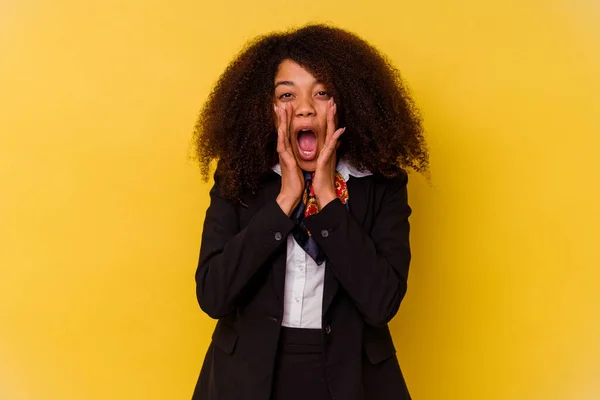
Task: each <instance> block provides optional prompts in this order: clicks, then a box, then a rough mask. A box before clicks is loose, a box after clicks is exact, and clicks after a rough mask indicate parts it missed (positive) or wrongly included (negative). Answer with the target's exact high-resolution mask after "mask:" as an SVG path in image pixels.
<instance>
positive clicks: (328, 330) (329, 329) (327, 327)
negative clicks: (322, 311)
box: [325, 325, 331, 335]
mask: <svg viewBox="0 0 600 400" xmlns="http://www.w3.org/2000/svg"><path fill="white" fill-rule="evenodd" d="M325 333H326V334H327V335H329V334H330V333H331V326H330V325H327V326H326V327H325Z"/></svg>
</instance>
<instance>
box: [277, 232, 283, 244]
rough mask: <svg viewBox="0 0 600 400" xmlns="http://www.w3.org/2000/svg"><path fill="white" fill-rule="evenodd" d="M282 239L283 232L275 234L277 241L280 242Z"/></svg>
mask: <svg viewBox="0 0 600 400" xmlns="http://www.w3.org/2000/svg"><path fill="white" fill-rule="evenodd" d="M282 238H283V235H282V234H281V232H275V240H277V241H278V242H279V241H280V240H281V239H282Z"/></svg>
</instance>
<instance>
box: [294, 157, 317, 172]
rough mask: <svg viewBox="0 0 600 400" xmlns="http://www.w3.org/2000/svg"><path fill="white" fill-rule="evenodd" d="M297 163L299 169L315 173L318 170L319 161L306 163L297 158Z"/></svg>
mask: <svg viewBox="0 0 600 400" xmlns="http://www.w3.org/2000/svg"><path fill="white" fill-rule="evenodd" d="M296 162H297V163H298V167H300V169H301V170H303V171H306V172H315V170H316V169H317V160H311V161H306V160H302V159H300V158H299V157H298V156H296Z"/></svg>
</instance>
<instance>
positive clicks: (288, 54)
mask: <svg viewBox="0 0 600 400" xmlns="http://www.w3.org/2000/svg"><path fill="white" fill-rule="evenodd" d="M285 59H290V60H293V61H295V62H296V63H298V64H299V65H301V66H302V67H303V68H305V69H306V70H308V71H309V72H310V73H311V74H312V75H314V76H315V77H316V78H317V79H319V80H321V81H322V82H323V83H324V84H325V86H326V87H327V88H328V92H329V93H330V94H331V95H333V97H334V98H335V99H336V103H337V104H338V111H337V115H338V118H339V121H338V126H345V127H347V129H346V131H345V132H344V135H343V136H342V138H341V144H340V147H339V149H338V152H337V154H338V159H339V158H344V159H346V160H347V161H348V162H350V163H351V164H352V165H354V166H355V167H357V168H359V169H368V170H369V171H371V172H373V173H376V174H381V175H384V176H388V177H392V176H395V175H397V174H399V173H400V171H401V169H405V168H411V169H413V170H415V171H417V172H422V173H423V172H426V171H427V169H428V153H427V149H426V146H425V139H424V137H423V128H422V125H421V117H420V114H419V112H418V110H417V108H416V107H415V104H414V102H413V100H412V99H411V97H410V96H409V93H408V91H407V89H406V87H405V85H404V83H403V81H402V79H401V76H400V73H399V71H398V70H397V69H396V68H395V67H394V66H392V65H391V63H390V62H389V61H388V60H387V59H386V57H385V56H383V55H382V54H380V53H379V52H378V51H377V49H375V48H374V47H373V46H371V45H370V44H368V43H367V42H365V41H364V40H362V39H361V38H359V37H358V36H356V35H355V34H353V33H350V32H348V31H345V30H343V29H339V28H335V27H331V26H327V25H307V26H304V27H302V28H299V29H295V30H290V31H288V32H281V33H280V32H276V33H271V34H268V35H265V36H260V37H258V38H256V39H254V40H252V41H251V42H249V43H248V44H247V45H246V46H245V48H244V49H243V50H242V51H241V52H240V54H238V56H237V57H236V58H235V59H234V60H233V61H232V62H231V63H230V64H229V66H228V67H227V69H226V70H225V72H224V73H223V74H222V75H221V77H220V78H219V80H218V82H217V84H216V85H215V87H214V89H213V91H212V93H211V94H210V96H209V98H208V100H207V101H206V103H205V105H204V107H203V108H202V110H201V112H200V115H199V117H198V120H197V123H196V126H195V129H194V140H195V150H196V152H197V154H196V155H197V157H198V161H199V163H200V167H201V171H202V176H203V178H204V179H205V180H208V177H209V172H210V167H211V164H212V162H213V161H214V160H218V161H219V163H218V166H217V172H218V174H219V182H220V187H221V194H222V195H223V196H225V197H228V198H232V199H234V198H238V197H239V196H240V195H241V194H242V193H243V192H245V191H247V190H251V191H254V190H256V189H257V187H258V184H259V182H260V179H261V177H262V176H263V175H264V174H265V173H266V172H269V170H270V169H271V168H272V167H273V166H274V165H275V164H276V163H277V162H278V156H277V150H276V144H277V130H276V128H275V123H274V121H275V119H274V112H273V104H274V82H273V81H274V79H275V75H276V73H277V69H278V67H279V64H280V63H281V62H282V61H283V60H285Z"/></svg>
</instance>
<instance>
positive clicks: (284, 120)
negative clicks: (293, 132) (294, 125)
mask: <svg viewBox="0 0 600 400" xmlns="http://www.w3.org/2000/svg"><path fill="white" fill-rule="evenodd" d="M279 112H280V114H281V126H280V129H281V133H282V135H283V145H284V148H285V150H289V149H290V130H289V122H288V121H289V117H288V112H287V104H285V105H284V106H283V107H280V108H279Z"/></svg>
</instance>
